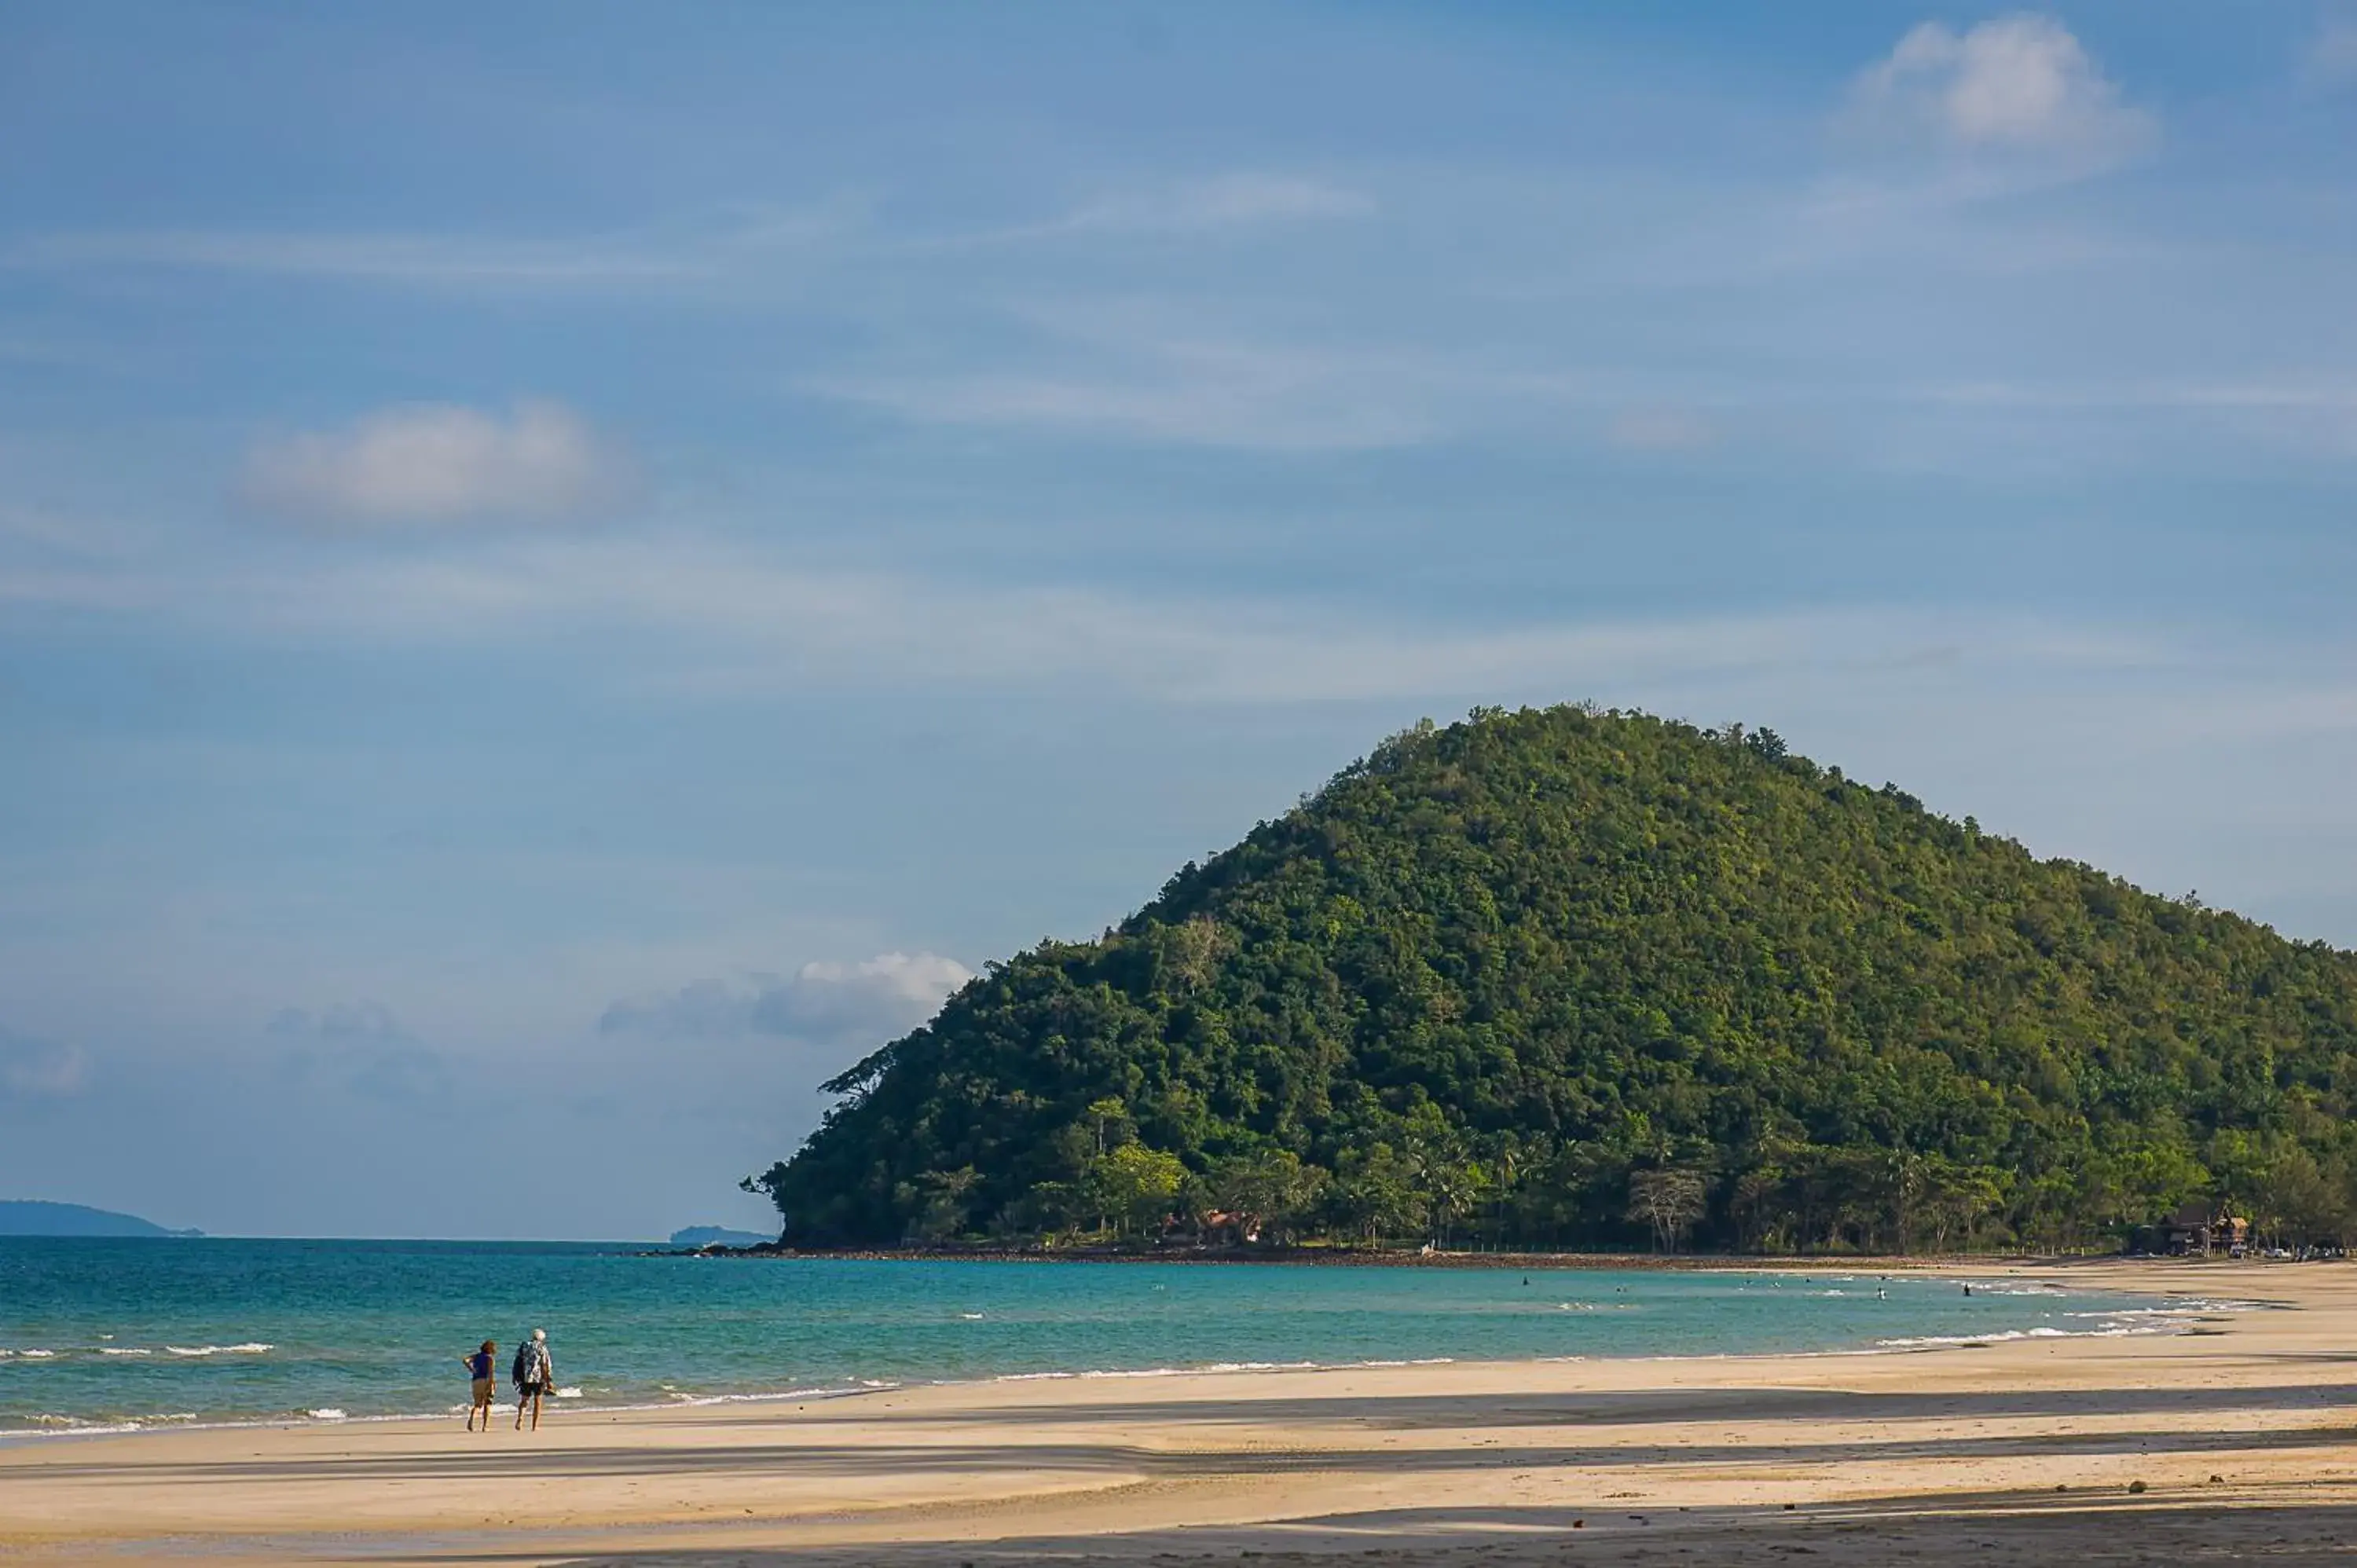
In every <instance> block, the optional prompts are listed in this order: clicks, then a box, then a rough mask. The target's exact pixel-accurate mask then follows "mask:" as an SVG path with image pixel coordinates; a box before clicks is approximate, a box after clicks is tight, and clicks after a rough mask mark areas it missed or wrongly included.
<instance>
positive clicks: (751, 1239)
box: [671, 1225, 778, 1247]
mask: <svg viewBox="0 0 2357 1568" xmlns="http://www.w3.org/2000/svg"><path fill="white" fill-rule="evenodd" d="M777 1239H778V1238H777V1237H776V1235H775V1234H774V1233H772V1232H770V1231H767V1230H729V1229H728V1228H727V1227H726V1226H725V1225H690V1226H687V1227H685V1228H684V1229H683V1230H674V1231H673V1232H672V1233H671V1244H672V1245H673V1246H674V1247H759V1246H761V1245H764V1244H765V1243H768V1242H770V1241H774V1240H777Z"/></svg>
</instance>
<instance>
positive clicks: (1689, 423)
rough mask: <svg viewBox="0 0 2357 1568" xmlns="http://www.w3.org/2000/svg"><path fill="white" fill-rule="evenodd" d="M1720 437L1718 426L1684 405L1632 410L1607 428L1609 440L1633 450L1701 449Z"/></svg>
mask: <svg viewBox="0 0 2357 1568" xmlns="http://www.w3.org/2000/svg"><path fill="white" fill-rule="evenodd" d="M1718 437H1719V431H1718V427H1717V425H1715V424H1712V423H1711V422H1710V421H1709V420H1706V419H1705V418H1703V417H1702V416H1701V415H1700V414H1698V413H1694V412H1693V411H1691V410H1688V409H1682V408H1636V409H1631V410H1629V411H1628V412H1627V413H1622V414H1620V415H1619V416H1618V417H1617V418H1615V419H1614V420H1613V421H1612V423H1611V424H1610V425H1609V426H1608V427H1607V428H1606V431H1605V439H1607V440H1608V441H1609V442H1611V443H1612V445H1613V446H1619V447H1622V448H1624V449H1626V450H1628V451H1631V452H1699V451H1703V450H1705V449H1706V448H1708V447H1710V446H1716V445H1717V442H1718Z"/></svg>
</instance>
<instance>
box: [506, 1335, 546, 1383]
mask: <svg viewBox="0 0 2357 1568" xmlns="http://www.w3.org/2000/svg"><path fill="white" fill-rule="evenodd" d="M508 1380H509V1381H511V1382H512V1383H514V1384H515V1386H516V1387H518V1388H522V1387H523V1386H524V1385H525V1384H526V1383H536V1382H538V1381H540V1347H539V1346H537V1345H535V1344H533V1342H532V1341H531V1340H529V1339H527V1340H525V1341H524V1342H523V1343H522V1344H521V1345H519V1346H517V1347H516V1353H515V1365H514V1366H512V1367H510V1368H509V1369H508Z"/></svg>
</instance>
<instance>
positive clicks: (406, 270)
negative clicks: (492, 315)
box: [0, 199, 865, 294]
mask: <svg viewBox="0 0 2357 1568" xmlns="http://www.w3.org/2000/svg"><path fill="white" fill-rule="evenodd" d="M864 213H865V203H864V202H862V201H860V200H856V199H839V200H834V201H830V202H824V203H819V204H816V205H813V206H811V207H808V208H802V209H773V208H741V209H726V210H723V211H719V212H713V213H705V214H699V215H694V216H690V217H687V218H683V219H681V220H676V221H672V222H664V223H657V224H650V225H646V226H643V227H639V228H633V229H628V230H621V231H606V232H590V233H580V234H568V235H556V236H548V237H515V236H501V235H491V234H483V233H468V232H452V233H433V232H411V233H402V232H368V231H333V230H321V231H313V230H285V229H235V228H209V229H121V230H87V231H60V232H54V233H46V234H31V235H26V236H23V237H21V238H18V239H16V240H14V241H11V242H7V243H5V244H0V269H16V270H43V271H89V270H93V269H105V268H124V269H153V270H178V271H188V272H210V273H227V274H250V275H253V276H260V277H280V278H317V279H323V280H330V281H339V282H346V283H356V284H374V285H394V286H404V287H416V288H425V289H474V290H492V291H505V290H524V291H531V292H537V293H550V292H553V293H560V294H561V293H568V292H573V293H579V292H593V293H594V292H607V291H613V290H626V291H630V292H643V291H646V290H649V289H664V290H669V289H673V288H676V287H679V286H682V285H709V284H711V283H712V282H714V281H716V280H718V279H722V278H725V277H726V276H728V275H729V274H732V273H737V272H739V271H742V270H744V269H746V268H748V267H753V266H762V265H769V264H773V263H775V261H776V260H777V258H779V257H780V255H786V254H791V253H795V252H808V251H811V250H812V249H813V248H814V247H817V246H819V245H821V244H822V243H823V242H830V241H834V240H836V239H839V238H841V237H842V236H844V235H845V234H847V233H849V232H850V231H853V230H855V229H856V227H857V226H858V225H859V223H860V222H861V221H862V220H863V217H864Z"/></svg>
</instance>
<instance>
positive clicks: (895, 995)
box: [597, 952, 974, 1043]
mask: <svg viewBox="0 0 2357 1568" xmlns="http://www.w3.org/2000/svg"><path fill="white" fill-rule="evenodd" d="M973 978H974V972H973V971H971V970H969V969H967V968H966V967H965V965H963V964H962V963H960V962H958V961H956V960H955V959H951V958H943V957H942V956H941V955H940V954H938V953H902V952H888V953H879V954H877V956H876V957H874V958H871V959H865V960H862V961H859V962H856V963H841V962H818V963H806V964H804V965H802V968H801V969H799V970H797V971H795V972H794V973H793V974H791V975H790V976H783V977H780V976H777V975H753V976H748V977H747V979H745V980H744V981H741V982H732V981H726V980H699V981H696V982H694V983H692V984H688V985H684V986H682V987H681V988H679V989H678V990H676V991H673V992H667V993H662V994H660V995H656V996H651V997H642V998H638V999H635V1000H630V1001H623V1002H617V1003H615V1004H612V1005H611V1006H609V1007H608V1008H607V1009H606V1011H605V1014H604V1015H602V1016H601V1017H600V1018H599V1019H598V1020H597V1027H598V1031H599V1032H600V1033H601V1034H608V1035H649V1036H657V1037H660V1038H695V1039H725V1038H732V1037H735V1036H743V1035H748V1034H761V1035H776V1036H783V1037H786V1038H790V1039H798V1040H813V1041H823V1042H827V1043H845V1042H858V1041H876V1042H881V1041H883V1040H886V1039H889V1038H892V1037H894V1036H899V1035H902V1034H905V1033H907V1032H908V1031H909V1030H910V1029H912V1028H914V1027H916V1026H918V1025H919V1024H921V1023H923V1022H924V1021H925V1020H926V1019H928V1018H930V1017H931V1016H932V1015H933V1013H934V1012H935V1010H936V1009H938V1008H939V1007H940V1006H941V1004H942V999H943V998H945V997H947V996H948V995H949V993H951V992H952V991H955V990H956V989H957V988H958V987H959V986H961V985H963V984H964V983H966V982H967V981H969V980H971V979H973Z"/></svg>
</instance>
